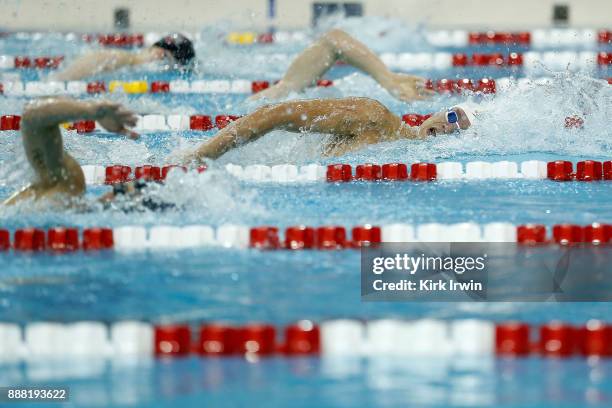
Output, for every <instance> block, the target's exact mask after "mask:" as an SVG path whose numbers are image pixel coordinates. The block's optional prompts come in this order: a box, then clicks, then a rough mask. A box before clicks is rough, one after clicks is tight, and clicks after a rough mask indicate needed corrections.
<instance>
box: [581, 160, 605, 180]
mask: <svg viewBox="0 0 612 408" xmlns="http://www.w3.org/2000/svg"><path fill="white" fill-rule="evenodd" d="M602 178H603V166H602V163H601V162H599V161H594V160H585V161H580V162H578V163H577V164H576V180H579V181H596V180H601V179H602Z"/></svg>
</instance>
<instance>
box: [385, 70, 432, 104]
mask: <svg viewBox="0 0 612 408" xmlns="http://www.w3.org/2000/svg"><path fill="white" fill-rule="evenodd" d="M426 82H427V80H426V79H425V78H421V77H418V76H414V75H407V74H397V73H394V72H389V73H388V74H386V75H385V78H384V80H383V81H381V82H380V84H381V85H382V86H383V87H384V88H385V89H386V90H387V91H389V93H390V94H391V95H393V96H395V97H396V98H397V99H401V100H402V101H406V102H411V101H415V100H423V99H429V98H431V96H432V95H433V94H434V91H433V90H431V89H427V88H426V87H425V83H426Z"/></svg>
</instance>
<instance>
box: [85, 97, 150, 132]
mask: <svg viewBox="0 0 612 408" xmlns="http://www.w3.org/2000/svg"><path fill="white" fill-rule="evenodd" d="M93 109H94V110H95V118H96V120H97V121H98V123H100V125H102V127H103V128H104V129H106V130H108V131H109V132H113V133H118V134H120V135H124V136H127V137H129V138H130V139H138V137H139V135H138V133H136V132H134V131H133V130H131V129H129V128H133V127H134V126H136V121H137V118H136V115H135V114H134V112H132V111H129V110H127V109H126V108H124V107H123V106H122V105H121V104H119V103H115V102H109V101H100V102H95V103H94V106H93Z"/></svg>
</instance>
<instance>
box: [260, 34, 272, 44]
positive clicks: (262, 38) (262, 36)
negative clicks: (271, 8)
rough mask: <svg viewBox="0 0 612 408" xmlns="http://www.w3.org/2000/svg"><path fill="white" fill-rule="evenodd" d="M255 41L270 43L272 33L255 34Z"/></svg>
mask: <svg viewBox="0 0 612 408" xmlns="http://www.w3.org/2000/svg"><path fill="white" fill-rule="evenodd" d="M257 42H258V43H259V44H271V43H273V42H274V34H273V33H262V34H259V35H258V36H257Z"/></svg>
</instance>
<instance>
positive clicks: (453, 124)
mask: <svg viewBox="0 0 612 408" xmlns="http://www.w3.org/2000/svg"><path fill="white" fill-rule="evenodd" d="M471 125H472V123H471V122H470V118H469V116H468V114H467V113H466V112H465V110H464V109H463V108H462V107H459V106H455V107H453V108H451V109H449V110H448V111H443V112H438V113H435V114H433V115H431V117H430V118H428V119H427V120H425V121H424V122H423V123H422V124H421V126H419V131H418V134H419V137H422V138H424V137H427V136H437V135H448V134H451V133H455V132H457V131H458V130H465V129H467V128H469V127H470V126H471Z"/></svg>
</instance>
